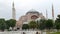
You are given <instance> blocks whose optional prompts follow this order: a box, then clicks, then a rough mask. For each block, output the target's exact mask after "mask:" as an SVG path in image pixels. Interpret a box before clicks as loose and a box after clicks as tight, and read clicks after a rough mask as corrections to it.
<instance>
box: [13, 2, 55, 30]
mask: <svg viewBox="0 0 60 34" xmlns="http://www.w3.org/2000/svg"><path fill="white" fill-rule="evenodd" d="M12 6H13V8H12V18H13V19H15V17H16V14H15V8H14V2H13V5H12ZM46 16H47V14H46ZM52 17H53V18H54V10H53V6H52ZM39 19H45V17H44V16H43V14H42V13H39V12H38V11H36V10H34V9H31V10H29V11H28V12H27V13H26V14H25V15H23V16H21V17H20V18H19V20H18V21H17V22H16V28H19V29H21V28H22V25H23V24H28V23H29V22H30V21H35V20H39Z"/></svg>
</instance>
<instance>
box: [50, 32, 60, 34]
mask: <svg viewBox="0 0 60 34" xmlns="http://www.w3.org/2000/svg"><path fill="white" fill-rule="evenodd" d="M51 34H60V32H55V33H51Z"/></svg>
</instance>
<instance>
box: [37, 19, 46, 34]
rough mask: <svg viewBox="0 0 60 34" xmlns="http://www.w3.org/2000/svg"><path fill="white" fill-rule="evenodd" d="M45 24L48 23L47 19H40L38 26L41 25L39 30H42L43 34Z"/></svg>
mask: <svg viewBox="0 0 60 34" xmlns="http://www.w3.org/2000/svg"><path fill="white" fill-rule="evenodd" d="M45 22H46V20H45V19H40V21H39V23H38V24H39V26H38V28H39V29H40V30H41V34H42V33H43V31H42V30H44V29H45Z"/></svg>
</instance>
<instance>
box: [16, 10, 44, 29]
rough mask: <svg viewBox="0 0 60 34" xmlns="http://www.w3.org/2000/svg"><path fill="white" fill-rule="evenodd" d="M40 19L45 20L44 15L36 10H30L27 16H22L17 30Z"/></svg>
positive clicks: (17, 24)
mask: <svg viewBox="0 0 60 34" xmlns="http://www.w3.org/2000/svg"><path fill="white" fill-rule="evenodd" d="M38 18H41V19H43V18H45V17H44V16H43V14H42V13H39V12H38V11H36V10H30V11H28V12H27V13H26V15H24V16H21V17H20V18H19V20H18V21H17V23H16V26H17V28H21V27H22V25H23V24H28V23H29V21H33V20H36V19H38Z"/></svg>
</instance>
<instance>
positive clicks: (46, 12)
mask: <svg viewBox="0 0 60 34" xmlns="http://www.w3.org/2000/svg"><path fill="white" fill-rule="evenodd" d="M46 19H48V14H47V9H46Z"/></svg>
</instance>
